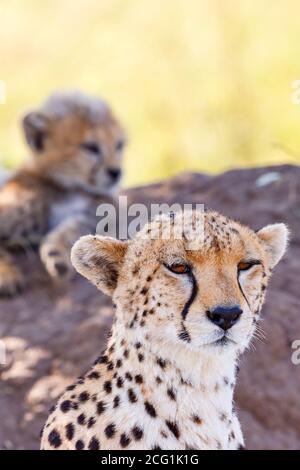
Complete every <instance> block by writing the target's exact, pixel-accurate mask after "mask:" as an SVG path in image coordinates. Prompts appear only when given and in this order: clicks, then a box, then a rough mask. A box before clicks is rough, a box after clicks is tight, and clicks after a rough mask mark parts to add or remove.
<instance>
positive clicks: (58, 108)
mask: <svg viewBox="0 0 300 470" xmlns="http://www.w3.org/2000/svg"><path fill="white" fill-rule="evenodd" d="M23 129H24V132H25V137H26V141H27V143H28V144H29V146H30V149H31V151H32V157H33V158H32V161H31V162H30V164H31V166H32V167H33V168H34V169H35V170H37V171H39V172H40V173H41V174H42V175H43V176H44V177H45V176H46V177H48V178H50V179H51V180H52V181H54V182H55V183H57V184H59V185H60V186H63V187H64V188H72V189H73V188H75V189H77V188H78V189H83V190H85V191H88V192H90V193H92V194H111V193H113V192H114V190H115V189H117V186H118V182H119V179H120V176H121V158H122V152H123V148H124V145H125V137H124V132H123V130H122V128H121V126H120V124H119V122H118V121H117V120H116V118H115V117H114V116H113V114H112V111H111V110H110V108H109V107H108V105H107V104H106V103H105V102H104V101H102V100H101V99H99V98H96V97H90V96H87V95H84V94H82V93H79V92H69V93H67V92H65V93H62V92H61V93H55V94H53V95H52V96H50V98H49V99H48V100H47V101H46V103H45V104H44V105H43V106H42V107H41V109H38V110H37V111H32V112H30V113H29V114H27V115H26V116H25V117H24V119H23Z"/></svg>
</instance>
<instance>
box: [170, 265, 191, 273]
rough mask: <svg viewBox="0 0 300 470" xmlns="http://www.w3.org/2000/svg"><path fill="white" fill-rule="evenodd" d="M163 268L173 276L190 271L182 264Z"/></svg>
mask: <svg viewBox="0 0 300 470" xmlns="http://www.w3.org/2000/svg"><path fill="white" fill-rule="evenodd" d="M165 266H166V268H167V269H168V270H169V271H171V272H172V273H175V274H188V273H189V272H190V271H191V268H190V267H189V265H188V264H184V263H176V264H171V265H165Z"/></svg>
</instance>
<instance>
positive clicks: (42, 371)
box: [0, 166, 300, 449]
mask: <svg viewBox="0 0 300 470" xmlns="http://www.w3.org/2000/svg"><path fill="white" fill-rule="evenodd" d="M274 171H276V172H277V173H278V175H277V177H279V179H277V181H273V182H270V183H269V184H267V185H265V186H257V183H256V182H257V178H259V177H260V176H261V175H265V174H270V173H271V172H274ZM128 195H129V197H130V199H131V200H132V201H144V202H146V203H149V202H152V201H156V202H163V201H165V202H186V203H190V202H194V203H195V202H198V203H199V202H200V203H204V204H205V205H207V206H209V207H211V208H214V209H217V210H219V211H221V212H223V213H224V214H226V215H228V216H231V217H235V218H237V219H239V220H241V221H242V222H245V223H247V224H249V225H251V226H252V227H253V228H254V229H256V228H259V227H261V226H263V225H265V224H268V223H273V222H277V221H284V222H286V223H288V225H289V226H290V228H291V230H292V241H291V246H290V249H289V251H288V254H287V256H286V257H285V259H284V260H283V261H282V262H281V264H280V266H278V268H277V269H276V272H275V274H274V276H273V279H272V282H271V286H270V289H269V291H268V297H267V302H266V305H265V307H264V313H263V317H264V322H263V328H264V331H265V335H266V339H265V340H264V342H263V343H260V342H256V343H255V350H254V351H251V352H248V353H246V354H245V356H244V357H243V360H242V362H241V371H240V375H239V380H238V387H237V392H236V399H237V404H238V408H239V409H240V418H241V421H242V426H243V430H244V434H245V437H246V444H247V447H248V448H250V449H263V448H265V449H300V365H298V366H296V365H293V363H292V361H291V355H292V349H291V344H292V342H293V341H294V340H296V339H300V314H299V300H300V287H299V274H300V168H298V167H292V166H283V167H277V168H275V169H274V168H261V169H251V170H249V169H247V170H236V171H231V172H228V173H225V174H222V175H220V176H217V177H208V176H206V175H201V174H186V175H181V176H179V177H177V178H175V179H173V180H171V181H167V182H162V183H159V184H156V185H151V186H147V187H141V188H136V189H132V190H130V191H128ZM21 262H22V264H23V265H24V266H25V268H26V269H27V271H28V289H27V291H26V293H24V294H23V295H22V296H20V297H18V298H16V299H14V300H6V301H3V300H2V301H0V338H2V339H5V342H6V345H7V348H8V354H7V364H6V366H5V367H2V368H0V377H1V382H0V448H6V449H37V448H38V446H39V431H40V428H41V426H42V424H43V423H44V421H45V419H46V416H47V410H48V408H49V407H50V406H51V405H52V404H53V402H55V400H56V398H57V397H58V395H59V394H60V393H61V392H62V391H63V389H64V388H65V386H66V385H67V384H69V383H70V382H71V381H72V380H73V379H74V377H76V376H78V375H80V374H81V373H82V372H83V371H85V370H86V369H87V368H88V367H89V365H90V363H92V361H93V360H94V359H95V358H96V357H97V355H99V352H100V351H101V350H102V349H103V346H104V344H105V338H106V334H107V331H108V328H109V326H110V324H111V320H112V309H111V303H110V300H109V299H108V298H105V297H104V295H102V294H101V293H99V292H98V291H97V290H96V289H95V288H94V287H92V286H91V285H90V284H89V283H88V282H87V281H85V280H84V279H82V278H80V277H79V276H78V277H77V278H76V279H75V280H74V281H73V282H72V283H71V284H69V285H67V286H62V287H58V286H55V285H53V284H52V282H51V281H50V280H49V278H48V277H47V275H46V274H45V273H44V272H43V270H42V268H41V266H40V264H39V262H38V260H37V257H36V255H34V254H27V255H26V256H23V259H22V260H21Z"/></svg>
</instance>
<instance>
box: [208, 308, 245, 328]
mask: <svg viewBox="0 0 300 470" xmlns="http://www.w3.org/2000/svg"><path fill="white" fill-rule="evenodd" d="M242 313H243V310H242V309H241V308H240V307H239V306H238V305H234V306H233V307H222V306H218V307H216V308H215V309H214V310H212V311H210V310H208V311H207V312H206V315H207V317H208V318H209V319H210V321H211V322H213V323H214V324H215V325H217V326H219V327H220V328H222V329H223V330H224V331H226V330H229V328H231V327H232V326H233V325H234V324H235V323H236V322H237V321H238V319H239V318H240V316H241V314H242Z"/></svg>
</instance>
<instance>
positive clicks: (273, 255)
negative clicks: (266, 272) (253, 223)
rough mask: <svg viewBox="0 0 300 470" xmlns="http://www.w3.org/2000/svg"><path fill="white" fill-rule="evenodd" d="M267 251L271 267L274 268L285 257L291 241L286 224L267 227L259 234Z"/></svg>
mask: <svg viewBox="0 0 300 470" xmlns="http://www.w3.org/2000/svg"><path fill="white" fill-rule="evenodd" d="M257 235H258V237H259V238H260V240H261V241H262V243H263V245H264V248H265V249H266V251H267V256H268V259H269V263H270V267H271V268H274V266H276V264H277V263H278V262H279V261H280V259H281V258H282V256H283V255H284V253H285V251H286V249H287V246H288V240H289V230H288V228H287V226H286V225H285V224H273V225H267V226H266V227H264V228H262V229H261V230H259V231H258V232H257Z"/></svg>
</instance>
